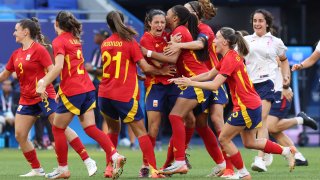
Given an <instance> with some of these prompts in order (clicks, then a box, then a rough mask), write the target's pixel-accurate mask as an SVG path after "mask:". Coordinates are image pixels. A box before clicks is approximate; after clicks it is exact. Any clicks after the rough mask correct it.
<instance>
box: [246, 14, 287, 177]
mask: <svg viewBox="0 0 320 180" xmlns="http://www.w3.org/2000/svg"><path fill="white" fill-rule="evenodd" d="M251 22H252V27H253V30H254V33H253V34H252V35H248V36H245V37H244V39H245V40H246V42H247V43H248V45H249V49H250V51H249V54H248V55H247V56H246V57H245V63H246V67H247V70H248V74H249V77H250V79H251V80H252V83H253V85H254V88H255V89H256V91H257V93H258V94H259V96H260V98H261V99H262V127H261V128H259V130H258V135H257V137H258V138H268V137H269V135H268V129H267V118H268V114H269V111H270V108H271V102H272V101H274V81H275V77H276V69H277V68H278V63H277V60H276V58H277V57H279V58H280V61H281V64H280V67H281V71H282V77H283V86H284V87H289V84H290V69H289V63H288V60H287V57H286V55H285V52H286V50H287V48H286V46H285V45H284V44H283V42H282V40H281V39H279V38H276V37H275V36H273V35H272V34H271V32H270V31H271V30H272V25H273V17H272V15H271V13H270V12H268V11H266V10H264V9H258V10H256V11H255V12H254V13H253V14H252V17H251ZM263 155H264V154H263V153H262V152H261V151H260V152H259V153H258V156H256V157H255V161H254V162H253V163H252V165H251V168H252V170H254V171H260V172H263V171H267V168H266V166H265V163H264V162H263Z"/></svg>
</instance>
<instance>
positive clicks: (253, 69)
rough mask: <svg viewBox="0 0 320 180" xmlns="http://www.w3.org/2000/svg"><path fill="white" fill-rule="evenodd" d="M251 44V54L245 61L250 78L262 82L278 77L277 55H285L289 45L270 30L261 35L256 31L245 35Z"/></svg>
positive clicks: (255, 81) (254, 81)
mask: <svg viewBox="0 0 320 180" xmlns="http://www.w3.org/2000/svg"><path fill="white" fill-rule="evenodd" d="M244 39H245V40H246V42H247V43H248V45H249V54H248V55H247V56H245V62H246V66H247V71H248V74H249V76H250V79H251V80H252V82H253V83H260V82H264V81H267V80H272V81H273V82H274V81H275V79H276V69H277V68H278V62H277V60H276V58H277V57H280V56H283V55H284V54H285V53H286V51H287V47H286V46H285V45H284V44H283V42H282V40H281V39H279V38H277V37H275V36H273V35H271V33H270V32H268V33H267V34H265V35H263V36H261V37H259V36H257V35H256V34H255V33H254V34H252V35H248V36H245V37H244Z"/></svg>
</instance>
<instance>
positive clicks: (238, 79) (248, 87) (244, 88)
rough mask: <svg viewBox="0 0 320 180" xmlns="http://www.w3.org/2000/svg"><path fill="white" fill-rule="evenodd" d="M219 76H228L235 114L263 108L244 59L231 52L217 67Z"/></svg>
mask: <svg viewBox="0 0 320 180" xmlns="http://www.w3.org/2000/svg"><path fill="white" fill-rule="evenodd" d="M216 68H217V70H218V71H219V74H222V75H227V76H228V77H227V83H228V86H229V89H230V93H231V96H232V103H233V112H236V111H239V110H244V109H246V108H250V109H256V108H258V107H259V106H261V99H260V97H259V95H258V94H257V92H256V90H255V89H254V87H253V84H252V82H251V80H250V79H249V76H248V73H247V70H246V66H245V65H244V62H243V58H241V57H240V56H239V55H238V53H237V52H236V51H234V50H230V51H229V52H228V53H227V54H226V55H225V56H224V57H223V58H222V59H221V60H220V63H219V64H218V65H217V66H216Z"/></svg>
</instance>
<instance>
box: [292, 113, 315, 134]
mask: <svg viewBox="0 0 320 180" xmlns="http://www.w3.org/2000/svg"><path fill="white" fill-rule="evenodd" d="M297 116H299V117H302V118H303V125H304V126H308V127H310V128H311V129H313V130H317V129H318V125H317V122H316V121H315V120H314V119H312V118H311V117H309V116H308V115H307V114H306V113H304V112H299V114H298V115H297Z"/></svg>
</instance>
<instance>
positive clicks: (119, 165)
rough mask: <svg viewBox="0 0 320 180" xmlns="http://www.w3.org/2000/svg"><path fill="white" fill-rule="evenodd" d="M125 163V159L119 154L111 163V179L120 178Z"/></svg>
mask: <svg viewBox="0 0 320 180" xmlns="http://www.w3.org/2000/svg"><path fill="white" fill-rule="evenodd" d="M126 161H127V159H126V158H125V157H124V156H122V155H120V154H119V155H118V156H117V157H116V159H115V161H113V172H112V179H118V178H119V177H120V175H121V174H122V172H123V166H124V165H125V163H126Z"/></svg>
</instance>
